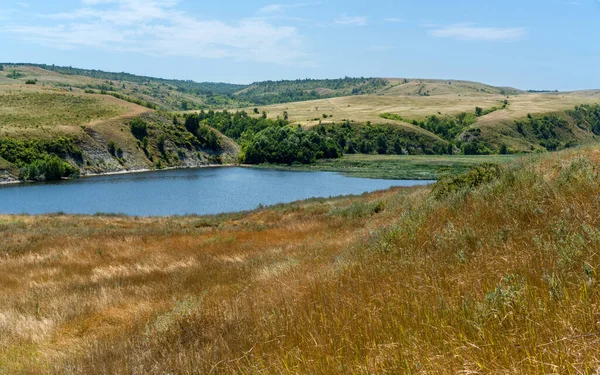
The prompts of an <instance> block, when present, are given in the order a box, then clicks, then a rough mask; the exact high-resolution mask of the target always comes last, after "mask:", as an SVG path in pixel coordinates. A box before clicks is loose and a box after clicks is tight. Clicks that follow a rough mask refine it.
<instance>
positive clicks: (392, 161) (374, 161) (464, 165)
mask: <svg viewBox="0 0 600 375" xmlns="http://www.w3.org/2000/svg"><path fill="white" fill-rule="evenodd" d="M520 157H521V155H484V156H464V155H418V156H417V155H362V154H358V155H344V156H343V157H342V158H340V159H327V160H318V161H317V163H316V164H311V165H292V166H285V165H260V166H258V168H267V169H282V170H292V171H327V172H341V173H343V174H344V175H347V176H351V177H362V178H382V179H391V180H435V179H437V178H438V177H439V176H440V174H442V173H464V172H466V171H468V170H469V169H470V168H472V167H474V166H477V165H480V164H483V163H496V164H507V163H510V162H511V161H513V160H516V159H518V158H520Z"/></svg>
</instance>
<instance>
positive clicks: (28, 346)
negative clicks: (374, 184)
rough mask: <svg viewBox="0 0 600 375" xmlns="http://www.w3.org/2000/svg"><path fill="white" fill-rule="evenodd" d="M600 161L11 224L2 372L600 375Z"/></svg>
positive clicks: (593, 156)
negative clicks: (440, 191) (438, 182)
mask: <svg viewBox="0 0 600 375" xmlns="http://www.w3.org/2000/svg"><path fill="white" fill-rule="evenodd" d="M599 163H600V148H588V149H579V150H576V151H573V150H571V151H568V152H562V153H558V154H552V155H545V156H535V157H534V156H532V157H528V158H525V159H520V160H517V161H515V162H514V165H512V166H510V167H508V169H507V170H506V171H505V172H504V173H503V175H502V176H501V177H500V178H499V179H498V180H496V181H494V182H492V183H489V184H487V185H484V186H482V187H479V188H476V189H475V190H474V191H462V192H459V193H456V194H454V195H451V196H448V197H446V198H443V199H441V200H436V199H434V198H433V197H432V196H430V195H429V190H428V188H427V187H424V188H411V189H393V190H390V191H385V192H378V193H374V194H369V195H365V196H362V197H353V198H352V197H351V198H338V199H332V200H322V199H320V200H310V201H306V202H299V203H295V204H290V205H281V206H277V207H274V208H269V209H264V210H259V211H255V212H251V213H248V214H237V215H224V216H219V217H186V218H163V219H146V218H127V217H88V216H37V217H30V216H3V217H0V232H1V235H2V238H3V241H2V242H1V243H0V300H1V301H2V304H1V305H0V372H2V371H4V372H7V373H61V374H63V373H106V374H116V373H123V374H125V373H128V374H129V373H135V374H138V373H182V374H192V373H199V374H207V373H241V374H250V373H261V374H262V373H270V374H286V373H287V374H289V373H311V374H317V373H318V374H331V373H363V374H372V373H447V374H456V373H481V374H488V373H496V374H515V373H523V374H548V373H557V374H558V373H561V374H580V373H584V374H594V373H597V372H598V371H599V370H600V354H599V353H600V303H599V301H600V289H599V285H598V280H597V277H598V276H597V270H598V267H599V266H600V251H599V249H600V217H599V216H598V215H597V213H598V212H599V210H600V200H598V198H597V197H598V195H599V194H600V175H599V170H598V165H599Z"/></svg>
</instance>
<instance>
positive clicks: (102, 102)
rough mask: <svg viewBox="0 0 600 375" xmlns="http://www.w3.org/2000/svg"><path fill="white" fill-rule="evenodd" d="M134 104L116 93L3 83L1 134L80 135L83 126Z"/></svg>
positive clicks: (115, 115) (39, 136)
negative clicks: (72, 91) (103, 93)
mask: <svg viewBox="0 0 600 375" xmlns="http://www.w3.org/2000/svg"><path fill="white" fill-rule="evenodd" d="M132 107H133V105H130V103H127V102H123V101H119V100H117V99H115V98H112V97H106V96H100V95H87V94H77V93H75V94H74V93H70V92H61V91H57V90H52V89H48V88H38V87H33V88H32V87H26V86H1V85H0V137H11V138H16V139H28V138H43V139H45V138H51V137H54V136H57V135H77V134H78V133H81V126H83V125H86V124H89V123H92V122H99V121H102V120H106V119H110V118H114V117H117V116H120V115H122V114H124V113H127V112H128V111H131V109H132Z"/></svg>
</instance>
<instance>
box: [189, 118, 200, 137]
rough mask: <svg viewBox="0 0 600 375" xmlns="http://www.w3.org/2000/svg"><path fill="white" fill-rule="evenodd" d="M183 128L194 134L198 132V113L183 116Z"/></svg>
mask: <svg viewBox="0 0 600 375" xmlns="http://www.w3.org/2000/svg"><path fill="white" fill-rule="evenodd" d="M185 128H186V129H187V131H189V132H190V133H192V134H194V135H196V134H197V133H198V129H199V128H200V117H199V116H198V114H196V113H194V114H189V115H187V116H185Z"/></svg>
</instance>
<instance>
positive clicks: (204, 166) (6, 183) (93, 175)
mask: <svg viewBox="0 0 600 375" xmlns="http://www.w3.org/2000/svg"><path fill="white" fill-rule="evenodd" d="M231 167H249V166H248V165H245V164H206V165H197V166H191V167H167V168H162V169H150V168H142V169H132V170H125V171H117V172H106V173H89V174H83V175H80V176H79V177H77V178H86V177H101V176H115V175H123V174H134V173H146V172H160V171H172V170H178V169H202V168H231ZM77 178H64V179H63V181H68V180H75V179H77ZM40 182H41V183H44V182H47V181H21V180H10V181H0V186H5V185H17V184H36V183H40Z"/></svg>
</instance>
